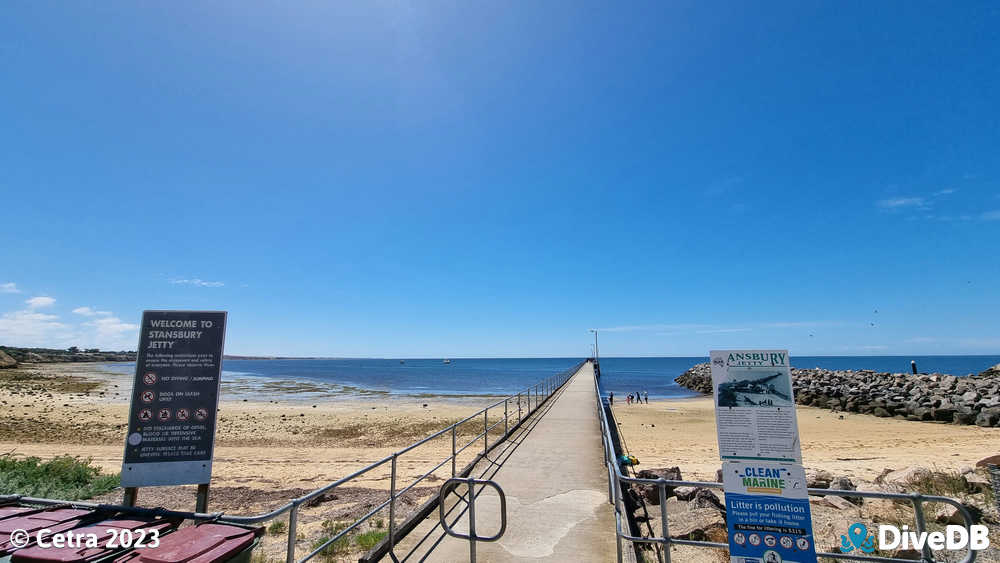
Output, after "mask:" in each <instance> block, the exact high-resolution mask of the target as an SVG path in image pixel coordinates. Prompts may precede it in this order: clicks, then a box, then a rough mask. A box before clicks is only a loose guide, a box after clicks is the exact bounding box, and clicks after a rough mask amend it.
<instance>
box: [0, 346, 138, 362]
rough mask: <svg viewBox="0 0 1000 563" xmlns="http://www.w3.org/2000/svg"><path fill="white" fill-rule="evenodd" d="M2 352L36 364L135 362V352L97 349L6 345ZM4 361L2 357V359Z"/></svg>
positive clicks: (21, 360) (1, 349) (0, 350)
mask: <svg viewBox="0 0 1000 563" xmlns="http://www.w3.org/2000/svg"><path fill="white" fill-rule="evenodd" d="M0 354H4V355H7V356H9V357H11V358H12V359H13V360H15V361H16V362H22V363H25V362H30V363H36V364H49V363H66V362H134V361H135V352H110V351H106V350H104V351H102V350H97V349H91V350H79V349H77V348H69V349H67V350H54V349H51V348H15V347H12V346H4V347H2V348H0ZM0 362H2V359H0Z"/></svg>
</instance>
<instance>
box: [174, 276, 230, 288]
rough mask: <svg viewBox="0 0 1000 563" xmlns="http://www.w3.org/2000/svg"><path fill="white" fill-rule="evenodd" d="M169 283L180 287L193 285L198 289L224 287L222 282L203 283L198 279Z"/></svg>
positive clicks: (177, 280) (178, 280)
mask: <svg viewBox="0 0 1000 563" xmlns="http://www.w3.org/2000/svg"><path fill="white" fill-rule="evenodd" d="M170 283H173V284H180V285H195V286H198V287H222V286H224V285H226V284H225V283H224V282H220V281H205V280H201V279H198V278H192V279H172V280H170Z"/></svg>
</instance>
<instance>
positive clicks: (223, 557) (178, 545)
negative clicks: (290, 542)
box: [114, 522, 264, 563]
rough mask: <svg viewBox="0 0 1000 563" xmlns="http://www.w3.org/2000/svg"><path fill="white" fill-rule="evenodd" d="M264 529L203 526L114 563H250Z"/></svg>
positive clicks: (166, 538) (187, 529)
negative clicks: (247, 562)
mask: <svg viewBox="0 0 1000 563" xmlns="http://www.w3.org/2000/svg"><path fill="white" fill-rule="evenodd" d="M263 534H264V528H244V527H242V526H234V525H231V524H215V523H211V522H206V523H204V524H199V525H197V526H191V527H188V528H181V529H180V530H178V531H176V532H174V533H172V534H170V535H169V536H166V537H164V538H162V539H161V540H160V545H159V547H146V548H143V549H134V550H132V551H130V552H128V553H126V554H125V555H123V556H121V557H119V558H117V559H115V560H114V561H115V563H126V562H128V563H224V562H228V563H243V562H246V561H249V560H250V553H251V552H252V551H253V548H254V547H256V545H257V542H258V541H259V538H260V536H262V535H263Z"/></svg>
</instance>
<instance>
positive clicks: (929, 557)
mask: <svg viewBox="0 0 1000 563" xmlns="http://www.w3.org/2000/svg"><path fill="white" fill-rule="evenodd" d="M594 391H595V392H596V393H597V410H598V417H599V418H600V420H601V436H602V438H603V440H604V462H605V465H606V466H607V469H608V502H609V503H610V504H611V505H612V506H614V510H615V533H616V535H617V539H616V541H617V544H618V545H617V547H618V562H619V563H622V561H625V556H626V554H625V552H624V546H623V541H628V542H631V544H632V547H633V550H634V548H635V547H636V545H637V544H652V545H654V546H657V547H656V548H657V549H658V550H659V551H658V552H657V557H658V558H662V560H663V561H666V563H670V546H671V545H689V546H695V547H707V548H715V549H726V550H728V549H729V545H728V544H725V543H720V542H710V541H699V540H689V539H681V538H671V537H670V530H669V523H668V519H667V487H671V488H674V487H704V488H706V489H723V486H722V483H714V482H703V481H674V480H670V479H639V478H637V477H629V476H627V475H623V474H622V472H621V466H620V465H619V463H618V458H617V457H616V455H615V450H614V441H613V439H612V437H611V431H610V429H611V428H612V426H611V425H610V424H609V422H608V417H607V414H606V412H605V407H604V401H603V399H602V397H601V388H600V383H599V382H598V381H597V378H594ZM612 416H613V415H612ZM622 483H626V484H631V483H635V484H642V485H656V487H657V489H658V491H659V501H660V531H659V533H660V535H659V536H655V537H648V538H647V537H637V536H632V535H629V534H627V533H625V532H624V531H623V528H622V520H623V519H625V520H627V519H628V513H627V509H626V507H625V502H624V500H623V496H622ZM626 486H628V485H626ZM808 492H809V494H810V495H814V496H824V495H832V496H839V497H852V498H853V497H862V498H880V499H890V500H895V501H904V502H907V503H909V504H911V505H912V506H913V514H914V521H915V522H914V523H915V524H916V532H917V534H921V533H923V532H925V531H927V524H926V518H925V514H924V507H923V505H924V503H928V502H942V503H945V504H949V505H951V506H953V507H955V508H956V509H958V512H959V514H961V515H962V519H963V520H964V526H965V529H966V531H967V532H969V533H970V535H971V526H972V524H973V523H974V521H973V518H972V515H971V514H970V513H969V510H968V509H967V508H966V507H965V505H963V504H962V503H961V502H959V501H958V500H955V499H953V498H948V497H941V496H933V495H924V494H920V493H883V492H874V491H842V490H837V489H808ZM814 539H815V537H814ZM816 547H817V548H818V547H819V546H818V545H817V546H816ZM921 555H922V558H923V559H922V561H924V562H925V563H935V559H934V556H933V553H932V551H931V549H930V547H929V546H927V544H926V543H925V544H924V547H923V549H922V553H921ZM816 556H817V557H822V558H826V559H841V560H848V561H879V562H890V563H907V562H909V563H913V560H912V559H899V558H894V557H877V556H870V555H852V554H849V553H835V552H819V551H817V553H816ZM629 559H631V557H630V558H629ZM975 560H976V552H975V551H973V550H972V549H969V550H968V553H967V554H966V556H965V557H964V558H963V559H962V560H961V561H960V563H972V562H973V561H975Z"/></svg>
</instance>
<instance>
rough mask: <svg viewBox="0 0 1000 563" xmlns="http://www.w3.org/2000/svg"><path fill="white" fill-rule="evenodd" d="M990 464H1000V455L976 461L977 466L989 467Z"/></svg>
mask: <svg viewBox="0 0 1000 563" xmlns="http://www.w3.org/2000/svg"><path fill="white" fill-rule="evenodd" d="M989 465H1000V455H991V456H990V457H984V458H983V459H981V460H979V461H977V462H976V467H987V466H989Z"/></svg>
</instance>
